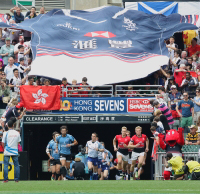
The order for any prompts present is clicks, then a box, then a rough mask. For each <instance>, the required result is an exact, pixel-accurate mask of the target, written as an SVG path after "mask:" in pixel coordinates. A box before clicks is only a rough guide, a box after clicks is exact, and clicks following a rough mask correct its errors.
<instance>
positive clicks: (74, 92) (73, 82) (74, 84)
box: [70, 79, 80, 97]
mask: <svg viewBox="0 0 200 194" xmlns="http://www.w3.org/2000/svg"><path fill="white" fill-rule="evenodd" d="M72 86H77V80H75V79H73V80H72ZM78 89H79V88H78V87H72V92H71V94H73V95H70V97H80V95H79V93H78ZM73 90H75V91H73Z"/></svg>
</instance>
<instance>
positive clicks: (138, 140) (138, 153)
mask: <svg viewBox="0 0 200 194" xmlns="http://www.w3.org/2000/svg"><path fill="white" fill-rule="evenodd" d="M135 133H136V135H134V136H133V137H132V138H131V141H130V143H129V145H128V148H130V149H133V148H134V150H133V152H132V158H131V159H132V168H131V172H133V170H134V166H135V164H136V161H137V160H138V165H137V168H136V172H135V178H138V176H140V174H139V173H140V172H141V171H139V173H138V170H139V169H140V168H141V167H142V165H143V162H144V161H145V152H146V153H147V152H148V151H149V139H148V138H147V136H146V135H144V134H142V127H140V126H137V127H136V128H135ZM135 145H139V146H137V147H135ZM145 145H146V148H145Z"/></svg>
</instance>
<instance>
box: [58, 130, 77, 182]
mask: <svg viewBox="0 0 200 194" xmlns="http://www.w3.org/2000/svg"><path fill="white" fill-rule="evenodd" d="M60 132H61V135H59V136H58V137H57V138H56V142H57V144H58V145H57V146H58V147H59V148H60V162H61V166H62V167H61V169H60V172H61V175H62V179H63V180H66V174H67V170H66V167H67V169H69V168H70V161H71V146H75V145H78V142H77V141H76V139H75V138H74V137H73V136H72V135H69V134H67V133H68V129H67V126H62V127H61V128H60Z"/></svg>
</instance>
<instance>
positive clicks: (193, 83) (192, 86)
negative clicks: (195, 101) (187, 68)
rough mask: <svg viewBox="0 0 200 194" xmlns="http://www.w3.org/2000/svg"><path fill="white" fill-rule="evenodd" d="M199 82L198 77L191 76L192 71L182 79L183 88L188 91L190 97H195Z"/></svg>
mask: <svg viewBox="0 0 200 194" xmlns="http://www.w3.org/2000/svg"><path fill="white" fill-rule="evenodd" d="M198 84H199V83H198V82H197V80H196V78H193V77H191V75H190V72H186V79H184V80H183V81H182V83H181V88H182V89H183V90H184V91H185V92H188V93H189V95H190V97H194V96H195V91H196V88H197V86H198Z"/></svg>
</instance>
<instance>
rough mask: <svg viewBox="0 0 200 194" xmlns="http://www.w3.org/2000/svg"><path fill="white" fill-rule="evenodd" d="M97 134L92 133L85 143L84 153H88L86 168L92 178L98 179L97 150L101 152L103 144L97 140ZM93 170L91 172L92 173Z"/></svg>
mask: <svg viewBox="0 0 200 194" xmlns="http://www.w3.org/2000/svg"><path fill="white" fill-rule="evenodd" d="M96 138H97V134H96V133H92V136H91V140H90V141H87V143H86V152H85V153H86V154H88V169H89V174H90V176H91V177H92V179H93V180H98V173H97V171H98V152H103V151H104V148H103V146H102V145H101V144H100V143H99V142H98V141H97V139H96ZM92 170H93V173H92Z"/></svg>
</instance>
